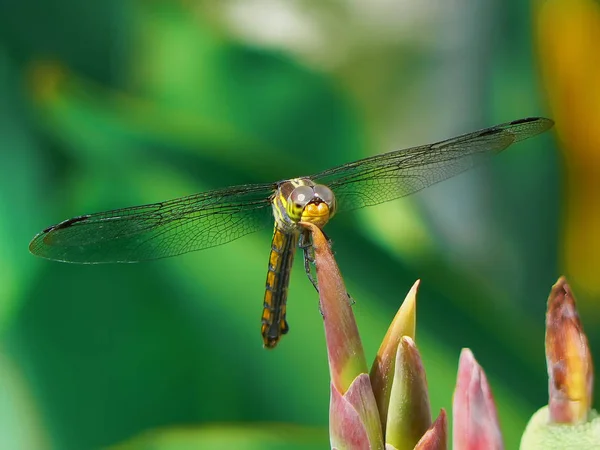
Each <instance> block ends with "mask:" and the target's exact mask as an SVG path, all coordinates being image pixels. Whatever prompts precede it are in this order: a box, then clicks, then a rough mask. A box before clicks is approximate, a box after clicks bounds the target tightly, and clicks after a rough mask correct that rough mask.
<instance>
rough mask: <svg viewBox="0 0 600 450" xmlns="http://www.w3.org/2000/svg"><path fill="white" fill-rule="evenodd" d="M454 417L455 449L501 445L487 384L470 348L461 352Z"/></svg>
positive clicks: (491, 448) (492, 449)
mask: <svg viewBox="0 0 600 450" xmlns="http://www.w3.org/2000/svg"><path fill="white" fill-rule="evenodd" d="M453 419H454V423H453V444H454V445H453V448H454V450H500V449H503V448H504V444H503V442H502V434H501V432H500V426H499V423H498V413H497V411H496V405H495V403H494V399H493V397H492V391H491V389H490V385H489V384H488V381H487V378H486V376H485V373H484V372H483V369H482V368H481V366H480V365H479V364H478V363H477V361H476V360H475V357H474V356H473V353H472V352H471V350H469V349H463V351H462V352H461V354H460V361H459V363H458V377H457V380H456V389H455V390H454V402H453Z"/></svg>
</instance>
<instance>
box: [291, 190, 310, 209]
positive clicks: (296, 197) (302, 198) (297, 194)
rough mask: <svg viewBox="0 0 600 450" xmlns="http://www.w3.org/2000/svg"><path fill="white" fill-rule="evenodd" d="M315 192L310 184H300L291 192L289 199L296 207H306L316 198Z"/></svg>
mask: <svg viewBox="0 0 600 450" xmlns="http://www.w3.org/2000/svg"><path fill="white" fill-rule="evenodd" d="M314 196H315V192H314V191H313V188H312V187H310V186H298V187H297V188H295V189H294V190H293V191H292V193H291V194H290V197H289V201H290V202H291V203H292V204H293V205H294V208H304V207H305V206H306V205H308V203H309V202H310V201H311V200H312V199H313V198H314Z"/></svg>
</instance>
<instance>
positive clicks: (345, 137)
mask: <svg viewBox="0 0 600 450" xmlns="http://www.w3.org/2000/svg"><path fill="white" fill-rule="evenodd" d="M536 67H537V63H536V59H535V52H534V50H533V44H532V31H531V11H530V9H529V5H528V4H527V2H520V1H517V0H511V1H506V2H498V1H485V2H479V1H467V2H442V1H439V2H437V1H425V2H419V1H405V2H404V1H403V2H389V1H383V0H380V1H376V2H373V3H368V4H367V3H366V2H365V3H360V2H347V1H331V2H316V1H296V2H276V1H274V0H251V1H241V0H239V1H227V2H217V1H207V2H194V1H183V0H181V1H176V0H170V1H169V0H154V1H149V0H106V1H103V2H81V1H77V0H51V1H42V0H22V1H20V2H15V1H9V0H4V1H0V98H2V101H1V102H0V135H1V136H2V139H1V141H0V142H1V143H0V167H2V177H0V211H1V214H0V236H1V238H0V240H1V245H0V327H1V328H0V333H1V334H0V386H2V388H1V391H2V395H1V396H0V436H2V438H1V440H2V442H1V443H0V448H2V449H4V448H7V449H74V450H79V449H95V448H103V447H108V446H113V445H117V444H119V443H121V445H122V446H123V447H119V448H160V449H163V448H165V449H166V448H196V447H195V445H199V443H202V444H204V445H205V447H202V448H221V447H220V445H222V448H228V446H229V448H231V446H235V447H236V448H296V447H297V448H327V446H328V436H327V418H328V402H329V382H328V369H327V360H326V354H325V346H324V336H323V331H322V323H321V317H320V314H319V311H318V307H317V301H318V298H317V295H316V294H315V292H314V289H313V287H312V285H311V284H310V283H309V282H308V281H307V279H306V277H305V276H304V274H303V270H302V268H301V258H298V259H297V261H296V268H295V271H294V274H293V277H292V281H291V286H290V294H289V299H288V300H289V306H288V320H289V322H290V328H291V330H290V333H289V334H288V335H287V336H285V337H284V338H283V340H282V342H281V343H280V345H279V347H278V348H277V349H276V350H275V351H266V350H264V349H263V348H262V341H261V338H260V333H259V330H260V314H261V309H262V298H263V289H264V281H265V277H266V269H267V257H268V252H269V245H270V231H271V230H269V229H266V230H264V231H263V232H260V233H256V234H253V235H250V236H247V237H245V238H243V239H240V240H238V241H235V242H233V243H231V244H228V245H225V246H222V247H218V248H213V249H210V250H206V251H202V252H198V253H194V254H187V255H184V256H180V257H177V258H172V259H168V260H161V261H156V262H149V263H143V264H130V265H99V266H80V265H69V264H60V263H53V262H49V261H45V260H41V259H38V258H35V257H33V256H32V255H30V254H29V253H28V251H27V245H28V242H29V240H30V239H31V238H32V237H33V236H34V234H35V233H37V232H39V231H40V230H42V229H43V228H45V227H46V226H48V225H51V224H53V223H56V222H59V221H61V220H63V219H66V218H69V217H72V216H76V215H80V214H84V213H89V212H94V211H100V210H105V209H110V208H115V207H122V206H130V205H135V204H142V203H149V202H155V201H160V200H165V199H169V198H174V197H179V196H183V195H187V194H191V193H194V192H200V191H204V190H208V189H213V188H219V187H225V186H229V185H232V184H238V183H253V182H267V181H274V180H279V179H283V178H287V177H292V176H298V175H307V174H310V173H313V172H318V171H320V170H322V169H325V168H328V167H330V166H334V165H337V164H341V163H344V162H347V161H351V160H355V159H359V158H361V157H365V156H368V155H373V154H377V153H381V152H384V151H389V150H394V149H398V148H403V147H408V146H412V145H418V144H424V143H429V142H434V141H437V140H441V139H444V138H448V137H451V136H453V135H457V134H461V133H464V132H467V131H472V130H475V129H478V128H482V127H485V126H491V125H494V124H496V123H500V122H504V121H508V120H513V119H518V118H522V117H527V116H535V115H548V112H547V111H546V109H545V106H544V105H545V103H544V97H543V90H542V88H541V87H540V81H539V76H538V73H537V68H536ZM559 175H560V171H559V159H558V157H557V152H556V144H555V142H554V139H553V135H552V133H547V134H546V135H544V136H541V137H538V138H536V139H533V140H530V141H527V142H525V143H523V144H519V145H518V146H515V147H514V148H511V149H510V150H509V151H507V152H506V153H504V154H502V155H500V156H499V157H497V158H495V159H494V160H493V161H492V162H491V163H490V164H489V165H487V166H485V167H482V168H480V169H477V170H474V171H471V172H469V173H467V174H463V175H461V176H459V177H456V178H454V179H452V180H449V181H447V182H444V183H442V184H439V185H436V186H433V187H431V188H430V189H428V190H426V191H423V192H421V193H419V194H417V195H415V196H413V197H410V198H409V199H405V200H401V201H395V202H392V203H388V204H385V205H381V206H378V207H373V208H367V209H364V210H361V211H358V212H356V213H348V214H340V215H339V216H337V217H336V220H334V221H333V222H332V223H331V224H330V225H328V227H327V231H328V234H329V236H330V237H331V238H332V239H333V241H334V246H335V247H334V248H335V251H336V256H337V260H338V263H339V265H340V267H341V270H342V273H343V275H344V277H345V280H346V283H347V286H348V289H349V291H350V293H351V294H352V296H353V298H354V299H355V300H356V305H355V306H354V310H355V313H356V316H357V320H358V322H359V327H360V330H361V333H362V336H363V339H364V344H365V347H366V351H367V354H368V355H369V358H372V357H373V356H374V354H375V351H376V350H377V348H378V345H379V342H380V340H381V339H382V337H383V335H384V334H385V331H386V328H387V325H388V323H389V322H390V320H391V319H392V317H393V315H394V313H395V311H396V309H397V308H398V306H399V304H400V302H401V300H402V299H403V298H404V295H405V294H406V292H407V291H408V289H409V288H410V286H411V285H412V283H413V282H414V281H415V280H416V279H418V278H420V279H421V280H422V285H421V289H420V292H419V300H418V305H419V306H418V308H419V310H418V333H417V342H418V345H419V348H420V350H421V353H422V355H423V358H424V361H425V366H426V369H427V373H428V381H429V385H430V389H431V401H432V409H433V413H434V415H437V411H438V410H439V408H441V407H445V408H447V409H450V407H451V401H452V390H453V387H454V383H455V376H456V369H457V363H458V355H459V352H460V349H461V348H462V347H470V348H471V349H472V350H473V352H474V354H475V356H476V357H477V358H478V360H479V362H480V363H481V365H482V366H483V367H484V369H485V370H486V373H487V375H488V378H489V379H490V382H491V384H492V387H493V389H494V394H495V397H496V399H497V403H498V407H499V412H500V420H501V423H502V429H503V433H504V437H505V443H506V447H507V448H515V447H516V446H517V445H518V441H519V437H520V435H521V433H522V431H523V429H524V427H525V424H526V422H527V420H528V418H529V417H530V415H531V414H532V413H533V412H534V411H535V410H537V408H539V407H541V406H542V405H544V404H546V403H547V376H546V368H545V358H544V352H543V344H544V312H545V301H546V298H547V295H548V293H549V290H550V287H551V285H552V284H553V283H554V281H555V280H556V278H557V277H558V275H559V262H558V257H557V254H558V252H559V248H558V247H559V243H558V242H559V240H558V236H559V227H560V223H561V222H560V220H561V219H560V208H559V199H560V197H561V183H560V182H559V181H558V180H560V176H559ZM584 322H585V319H584ZM592 347H594V345H593V339H592ZM156 430H163V431H156ZM144 433H145V434H144ZM148 433H149V434H148ZM139 435H142V436H143V437H142V438H138V439H139V440H135V439H134V438H135V437H136V436H139ZM225 438H226V439H229V440H230V441H228V442H230V443H228V444H222V442H223V441H222V440H221V439H225ZM131 439H134V440H131ZM212 439H214V441H213V440H212ZM217 442H221V444H217ZM292 443H293V444H294V445H296V447H292ZM252 445H254V446H252ZM269 445H270V446H271V447H269Z"/></svg>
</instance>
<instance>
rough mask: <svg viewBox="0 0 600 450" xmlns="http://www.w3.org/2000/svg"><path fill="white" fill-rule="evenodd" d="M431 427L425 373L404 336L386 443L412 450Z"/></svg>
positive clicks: (388, 412)
mask: <svg viewBox="0 0 600 450" xmlns="http://www.w3.org/2000/svg"><path fill="white" fill-rule="evenodd" d="M430 426H431V410H430V406H429V393H428V390H427V379H426V377H425V369H424V368H423V363H422V361H421V355H420V354H419V351H418V350H417V347H416V346H415V343H414V341H413V340H412V339H411V338H410V337H408V336H403V337H402V339H400V345H398V349H397V351H396V361H395V370H394V374H393V382H392V389H391V393H390V401H389V406H388V410H387V423H386V428H385V430H386V431H385V442H386V444H391V445H392V446H393V447H394V448H395V449H397V450H412V449H413V448H414V446H415V445H416V444H417V442H419V440H420V439H421V437H422V436H423V434H425V432H426V431H427V429H428V428H429V427H430Z"/></svg>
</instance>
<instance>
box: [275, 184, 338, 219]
mask: <svg viewBox="0 0 600 450" xmlns="http://www.w3.org/2000/svg"><path fill="white" fill-rule="evenodd" d="M335 210H336V202H335V196H334V194H333V192H332V191H331V189H329V188H328V187H327V186H325V185H322V184H315V183H314V182H313V181H311V180H310V179H308V178H295V179H292V180H288V181H284V182H283V183H281V184H280V185H279V188H278V190H277V193H276V195H275V198H274V200H273V212H274V215H275V220H276V221H277V223H278V224H279V225H280V226H281V227H283V228H284V229H291V228H296V227H297V224H298V222H310V223H313V224H315V225H316V226H318V227H319V228H322V227H324V226H325V224H326V223H327V222H328V221H329V219H331V218H332V217H333V215H334V214H335Z"/></svg>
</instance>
